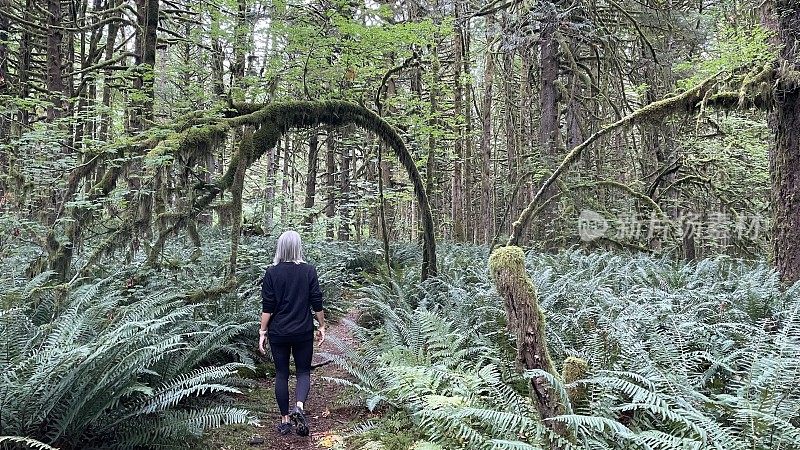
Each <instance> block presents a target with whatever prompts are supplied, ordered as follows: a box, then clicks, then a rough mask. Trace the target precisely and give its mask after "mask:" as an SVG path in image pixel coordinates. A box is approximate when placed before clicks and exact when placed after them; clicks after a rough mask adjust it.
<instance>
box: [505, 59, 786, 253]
mask: <svg viewBox="0 0 800 450" xmlns="http://www.w3.org/2000/svg"><path fill="white" fill-rule="evenodd" d="M773 74H774V69H773V68H772V66H771V65H765V66H764V67H763V69H762V70H761V71H759V72H758V73H757V74H756V75H754V76H752V77H750V78H746V79H745V81H744V82H743V83H742V88H741V89H740V90H737V91H722V92H719V91H716V89H717V88H718V86H719V84H721V82H722V80H721V75H722V73H718V74H716V75H714V76H712V77H709V78H707V79H706V80H704V81H703V82H701V83H700V84H698V85H697V86H695V87H693V88H692V89H689V90H686V91H684V92H682V93H680V94H676V95H671V96H668V97H666V98H664V99H662V100H659V101H656V102H653V103H650V104H648V105H645V106H643V107H641V108H639V109H637V110H636V111H634V112H632V113H630V114H628V115H627V116H625V117H623V118H621V119H619V120H617V121H616V122H614V123H611V124H609V125H606V126H605V127H603V128H601V129H600V130H599V131H597V132H596V133H594V134H592V135H591V136H589V138H587V139H586V140H585V141H583V142H582V143H581V144H579V145H577V146H575V147H574V148H573V149H572V150H571V151H570V152H569V153H567V155H566V156H565V157H564V159H563V160H562V161H561V164H559V165H558V167H556V169H555V170H554V171H553V173H552V174H550V176H549V177H548V178H547V179H546V180H545V181H544V182H543V183H542V185H541V186H540V187H539V190H537V191H536V194H534V196H533V199H532V200H531V201H530V203H529V204H528V206H527V207H525V209H524V210H523V211H522V212H521V213H520V215H519V218H518V219H517V221H516V222H514V224H513V225H512V231H511V236H510V237H509V239H508V243H507V245H518V244H519V242H520V239H521V238H522V234H523V232H524V230H525V228H526V227H527V226H528V223H529V222H530V221H531V219H532V218H533V216H534V215H535V213H536V211H537V204H538V203H539V202H541V201H542V199H543V198H544V195H545V193H546V192H547V191H548V189H549V188H550V186H552V185H553V183H555V182H556V180H558V178H559V177H560V176H561V175H563V174H564V172H566V171H567V170H569V168H570V167H572V165H573V164H575V162H576V161H578V159H579V158H580V156H581V154H582V153H583V151H584V150H585V149H587V148H589V147H590V146H591V145H592V144H593V143H594V142H595V141H597V140H598V139H600V138H602V137H604V136H606V135H608V134H610V133H611V132H614V131H618V130H622V129H625V128H628V127H632V126H634V125H637V124H640V123H644V122H648V121H653V120H658V119H661V118H664V117H666V116H669V115H671V114H674V113H677V112H681V111H683V112H693V111H695V110H697V109H698V108H700V109H703V108H705V107H707V106H716V107H722V108H732V107H742V106H745V105H747V106H755V107H759V108H761V107H765V106H766V105H767V100H766V99H767V98H768V97H769V94H768V93H765V92H763V89H760V88H759V86H760V85H761V84H762V83H763V82H765V80H769V79H770V78H771V77H772V75H773ZM756 88H758V92H757V93H756V94H754V95H753V96H751V97H748V96H747V95H744V94H742V91H744V92H750V91H753V90H754V89H756Z"/></svg>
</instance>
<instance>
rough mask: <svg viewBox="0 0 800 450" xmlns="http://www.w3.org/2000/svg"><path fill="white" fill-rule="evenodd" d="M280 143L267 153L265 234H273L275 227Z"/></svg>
mask: <svg viewBox="0 0 800 450" xmlns="http://www.w3.org/2000/svg"><path fill="white" fill-rule="evenodd" d="M279 148H280V142H278V144H277V145H275V146H273V147H272V148H270V149H269V151H268V152H267V188H266V189H265V190H264V222H263V228H264V232H265V233H267V234H272V229H273V228H274V227H275V183H276V181H277V178H276V174H277V172H278V161H277V158H278V156H279V155H278V149H279Z"/></svg>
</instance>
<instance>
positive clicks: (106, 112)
mask: <svg viewBox="0 0 800 450" xmlns="http://www.w3.org/2000/svg"><path fill="white" fill-rule="evenodd" d="M120 5H122V0H113V1H112V2H111V5H110V6H111V7H112V8H118V7H119V6H120ZM113 14H114V17H115V18H116V17H119V16H120V15H121V14H122V12H121V11H120V10H118V11H117V12H115V13H113ZM118 32H119V22H118V21H116V20H112V21H111V22H110V23H109V24H108V37H107V38H106V46H105V49H104V53H105V54H104V57H105V60H106V61H110V60H111V58H112V57H113V56H114V47H115V46H116V43H117V34H118ZM112 76H113V71H112V70H111V69H108V68H107V69H104V70H103V94H102V100H101V101H102V102H103V112H102V113H101V114H100V131H99V133H98V138H99V139H101V140H105V141H107V140H109V138H110V133H109V130H110V128H111V120H112V119H111V79H112Z"/></svg>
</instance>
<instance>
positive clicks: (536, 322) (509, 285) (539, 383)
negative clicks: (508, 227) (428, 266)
mask: <svg viewBox="0 0 800 450" xmlns="http://www.w3.org/2000/svg"><path fill="white" fill-rule="evenodd" d="M489 272H490V274H491V276H492V278H493V280H494V284H495V287H496V289H497V292H498V293H499V294H500V296H501V297H502V298H503V305H504V307H505V311H506V316H507V317H508V328H509V331H511V332H512V333H513V334H514V336H515V337H516V340H517V363H518V364H519V365H520V368H521V369H523V370H534V369H540V370H544V371H546V372H548V373H549V374H550V375H552V376H553V377H558V372H556V370H555V368H554V366H553V360H552V359H551V358H550V352H549V351H548V350H547V341H546V339H545V320H544V314H543V313H542V310H541V309H540V308H539V299H538V295H537V293H536V287H535V286H534V285H533V281H531V278H530V277H529V276H528V273H527V272H526V271H525V254H524V253H523V251H522V249H521V248H519V247H516V246H509V247H501V248H498V249H496V250H495V251H493V252H492V255H491V256H490V257H489ZM530 383H531V395H532V397H533V400H534V403H535V405H536V408H537V409H538V411H539V414H540V416H541V418H542V419H548V418H550V417H554V416H557V415H559V414H562V413H563V408H562V405H561V403H560V401H559V398H558V395H557V394H556V392H555V391H554V390H553V388H552V386H551V385H550V384H549V383H548V382H547V379H546V378H545V377H533V378H531V382H530ZM544 423H545V425H547V426H548V427H550V428H551V429H552V430H553V431H555V432H556V433H558V434H560V435H562V436H565V435H566V429H565V427H564V426H563V424H559V423H556V422H552V421H544Z"/></svg>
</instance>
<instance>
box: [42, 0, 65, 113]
mask: <svg viewBox="0 0 800 450" xmlns="http://www.w3.org/2000/svg"><path fill="white" fill-rule="evenodd" d="M61 20H62V17H61V0H47V90H48V91H49V92H50V96H51V97H50V98H51V103H52V105H51V106H48V107H47V120H49V121H52V120H55V119H58V118H60V117H62V116H63V114H64V95H65V94H66V92H65V90H64V79H63V74H62V69H63V61H62V54H61V44H62V41H63V40H64V31H63V28H62V26H63V25H62V23H61Z"/></svg>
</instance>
